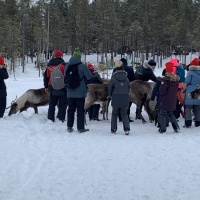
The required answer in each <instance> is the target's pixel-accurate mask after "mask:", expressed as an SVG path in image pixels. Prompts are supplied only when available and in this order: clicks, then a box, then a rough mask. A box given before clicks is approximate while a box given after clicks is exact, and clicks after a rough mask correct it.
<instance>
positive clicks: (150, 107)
mask: <svg viewBox="0 0 200 200" xmlns="http://www.w3.org/2000/svg"><path fill="white" fill-rule="evenodd" d="M153 86H154V83H153V82H146V81H141V80H136V81H132V82H131V83H130V88H131V90H130V93H129V98H130V101H132V102H133V103H134V104H136V115H138V116H139V117H140V118H141V119H142V122H143V123H146V121H145V119H144V118H143V116H142V114H141V108H142V106H143V105H144V108H145V111H146V112H147V114H148V116H149V120H150V122H152V121H153V120H154V112H155V105H156V102H150V97H151V92H152V89H153ZM95 102H103V103H102V112H103V119H104V120H105V114H106V119H107V120H108V106H109V103H110V98H109V96H108V82H104V84H88V91H87V96H86V100H85V111H86V110H87V109H88V108H89V107H90V106H91V105H93V104H94V103H95Z"/></svg>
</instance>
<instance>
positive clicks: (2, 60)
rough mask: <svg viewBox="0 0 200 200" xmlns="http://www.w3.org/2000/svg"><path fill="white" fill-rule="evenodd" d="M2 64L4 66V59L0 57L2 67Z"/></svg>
mask: <svg viewBox="0 0 200 200" xmlns="http://www.w3.org/2000/svg"><path fill="white" fill-rule="evenodd" d="M4 64H5V62H4V59H3V57H1V56H0V65H4Z"/></svg>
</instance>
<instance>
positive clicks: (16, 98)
mask: <svg viewBox="0 0 200 200" xmlns="http://www.w3.org/2000/svg"><path fill="white" fill-rule="evenodd" d="M16 99H17V95H16V98H15V99H14V100H13V101H12V102H11V103H10V106H8V107H7V108H6V109H8V108H10V107H11V106H12V105H13V103H15V101H16Z"/></svg>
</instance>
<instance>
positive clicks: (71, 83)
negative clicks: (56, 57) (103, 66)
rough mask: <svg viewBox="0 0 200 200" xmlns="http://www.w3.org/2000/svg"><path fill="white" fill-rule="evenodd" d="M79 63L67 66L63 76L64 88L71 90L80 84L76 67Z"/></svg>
mask: <svg viewBox="0 0 200 200" xmlns="http://www.w3.org/2000/svg"><path fill="white" fill-rule="evenodd" d="M79 64H80V63H77V64H74V65H69V67H68V69H67V71H66V74H65V86H66V87H68V88H71V89H75V88H77V87H78V86H79V85H80V83H81V79H80V75H79V73H78V66H79Z"/></svg>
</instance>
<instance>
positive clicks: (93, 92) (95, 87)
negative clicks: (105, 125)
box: [84, 83, 110, 120]
mask: <svg viewBox="0 0 200 200" xmlns="http://www.w3.org/2000/svg"><path fill="white" fill-rule="evenodd" d="M87 87H88V90H87V96H86V99H85V107H84V109H85V111H86V110H87V109H88V108H89V107H90V106H92V105H93V104H94V103H95V102H96V103H102V113H103V119H104V120H105V119H107V120H108V105H109V102H110V100H109V99H108V83H103V84H88V85H87ZM105 114H106V117H105Z"/></svg>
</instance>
